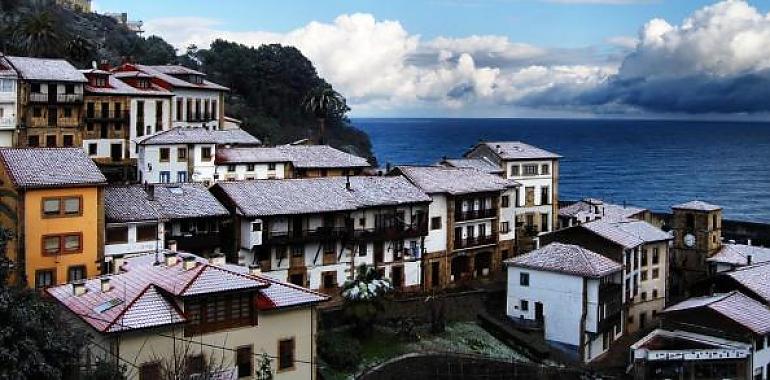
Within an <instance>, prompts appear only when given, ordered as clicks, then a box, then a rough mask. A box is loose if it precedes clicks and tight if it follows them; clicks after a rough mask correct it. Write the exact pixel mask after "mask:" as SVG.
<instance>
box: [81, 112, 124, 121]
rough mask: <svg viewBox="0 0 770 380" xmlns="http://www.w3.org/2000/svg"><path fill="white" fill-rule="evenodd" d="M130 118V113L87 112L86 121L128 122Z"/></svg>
mask: <svg viewBox="0 0 770 380" xmlns="http://www.w3.org/2000/svg"><path fill="white" fill-rule="evenodd" d="M128 118H129V113H128V111H108V112H93V113H89V112H86V121H94V122H104V121H107V122H110V121H112V122H116V121H121V122H127V121H128Z"/></svg>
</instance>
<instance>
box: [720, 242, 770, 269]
mask: <svg viewBox="0 0 770 380" xmlns="http://www.w3.org/2000/svg"><path fill="white" fill-rule="evenodd" d="M749 258H751V264H759V263H764V262H768V261H770V248H764V247H757V246H753V245H745V244H723V245H722V248H721V249H720V250H719V252H717V253H715V254H714V255H713V256H711V257H709V258H708V259H706V260H707V261H710V262H714V263H723V264H730V265H736V266H743V265H749V264H750V263H749Z"/></svg>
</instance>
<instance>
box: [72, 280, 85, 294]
mask: <svg viewBox="0 0 770 380" xmlns="http://www.w3.org/2000/svg"><path fill="white" fill-rule="evenodd" d="M72 294H74V295H75V297H80V296H82V295H83V294H86V281H85V280H80V281H75V282H73V283H72Z"/></svg>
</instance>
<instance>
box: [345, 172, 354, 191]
mask: <svg viewBox="0 0 770 380" xmlns="http://www.w3.org/2000/svg"><path fill="white" fill-rule="evenodd" d="M345 189H347V190H348V191H353V186H351V185H350V174H348V175H346V176H345Z"/></svg>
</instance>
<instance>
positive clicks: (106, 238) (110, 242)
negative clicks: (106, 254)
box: [104, 226, 129, 245]
mask: <svg viewBox="0 0 770 380" xmlns="http://www.w3.org/2000/svg"><path fill="white" fill-rule="evenodd" d="M118 229H120V230H124V231H125V236H126V238H125V240H122V239H121V240H110V239H109V236H110V233H109V230H118ZM128 235H129V234H128V226H107V227H105V228H104V244H105V245H114V244H128V240H129V239H128Z"/></svg>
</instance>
